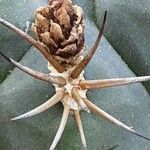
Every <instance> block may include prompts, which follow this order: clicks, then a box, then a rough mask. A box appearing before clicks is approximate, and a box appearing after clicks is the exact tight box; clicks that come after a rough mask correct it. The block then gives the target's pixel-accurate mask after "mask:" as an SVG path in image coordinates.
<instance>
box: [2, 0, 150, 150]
mask: <svg viewBox="0 0 150 150" xmlns="http://www.w3.org/2000/svg"><path fill="white" fill-rule="evenodd" d="M35 17H36V19H35V23H34V24H33V26H32V29H33V31H34V32H35V34H36V36H37V40H34V39H33V38H32V37H30V36H29V35H28V34H27V33H25V32H23V31H21V30H20V29H18V28H17V27H15V26H13V25H12V24H11V23H9V22H7V21H5V20H3V19H2V18H0V23H1V24H3V25H4V26H6V27H8V28H10V29H11V30H12V31H14V32H15V33H17V34H19V35H20V36H21V37H22V38H24V39H25V40H26V41H27V42H29V43H30V44H32V45H33V46H35V47H36V48H37V49H38V50H39V51H40V52H41V53H42V54H43V55H44V56H45V59H46V60H47V61H48V69H49V70H50V74H45V73H42V72H38V71H35V70H32V69H30V68H28V67H26V66H23V65H21V64H20V63H18V62H16V61H15V60H13V59H11V58H9V57H7V56H5V55H4V54H3V53H2V52H0V54H1V55H2V56H3V57H4V58H5V59H7V60H8V61H9V62H10V63H12V64H14V65H15V66H16V67H18V68H19V69H20V70H22V71H24V72H25V73H27V74H29V75H31V76H33V77H35V78H37V79H40V80H43V81H46V82H50V83H52V84H53V85H54V87H55V91H56V94H55V95H54V96H53V97H51V98H50V99H49V100H48V101H46V102H45V103H43V104H42V105H40V106H38V107H36V108H35V109H33V110H31V111H29V112H27V113H25V114H22V115H20V116H18V117H15V118H13V119H11V120H12V121H15V120H18V119H23V118H27V117H31V116H34V115H37V114H39V113H41V112H43V111H45V110H47V109H49V108H51V107H52V106H54V105H55V104H57V103H58V102H62V103H63V106H64V111H63V114H62V118H61V122H60V125H59V128H58V131H57V133H56V136H55V138H54V140H53V142H52V144H51V146H50V150H54V149H55V148H56V146H57V144H58V142H59V140H60V138H61V136H62V133H63V131H64V129H65V125H66V123H67V119H68V116H69V114H73V115H74V118H75V120H76V123H77V126H78V129H79V133H80V136H81V141H82V145H83V148H84V149H87V142H86V138H85V135H84V130H83V125H82V121H81V117H80V111H85V112H87V113H90V112H93V113H96V114H97V115H98V116H100V117H103V118H105V119H106V120H107V121H109V122H111V123H112V124H114V125H117V126H118V127H120V128H122V129H124V130H126V131H128V132H131V133H133V134H135V135H137V136H139V137H141V138H144V139H146V140H150V138H147V137H145V136H143V135H141V134H139V133H138V132H136V131H135V130H134V129H132V128H131V127H128V126H127V125H125V124H124V123H122V122H120V121H119V120H117V119H115V118H114V117H112V116H111V115H110V114H108V113H107V112H105V111H103V110H102V109H101V108H99V107H98V106H96V105H95V104H93V103H92V102H91V101H90V100H88V98H87V96H86V93H87V90H90V89H98V88H107V87H114V86H121V85H126V84H132V83H136V82H143V81H149V80H150V76H142V77H130V78H117V79H103V80H86V79H85V78H84V69H85V67H86V66H87V65H88V63H89V62H90V60H91V59H92V57H93V55H94V53H95V51H96V49H97V47H98V45H99V43H100V40H101V37H102V35H103V32H104V27H105V23H106V17H107V11H106V12H105V15H104V19H103V24H102V27H101V29H100V32H99V34H98V37H97V39H96V41H95V43H94V45H93V47H92V48H91V49H90V50H89V52H88V53H87V54H86V55H85V57H84V56H83V55H82V53H83V50H84V45H85V43H84V25H83V11H82V8H81V7H79V6H77V5H72V2H71V1H69V0H59V1H58V0H52V1H49V4H48V5H47V6H45V7H40V8H38V9H37V10H36V15H35Z"/></svg>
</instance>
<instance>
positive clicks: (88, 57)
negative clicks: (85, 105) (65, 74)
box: [71, 11, 107, 79]
mask: <svg viewBox="0 0 150 150" xmlns="http://www.w3.org/2000/svg"><path fill="white" fill-rule="evenodd" d="M106 17H107V11H105V15H104V19H103V24H102V27H101V30H100V32H99V34H98V37H97V39H96V42H95V44H94V46H93V47H92V48H91V50H90V51H89V52H88V54H87V55H86V56H85V57H84V59H83V60H82V61H81V62H80V63H79V65H78V66H77V67H76V68H75V69H74V70H73V71H72V73H71V78H73V79H76V78H77V77H78V76H79V75H80V73H81V72H82V71H83V70H84V68H85V67H86V66H87V65H88V63H89V62H90V60H91V59H92V57H93V55H94V53H95V52H96V49H97V47H98V45H99V43H100V40H101V37H102V35H103V32H104V27H105V23H106Z"/></svg>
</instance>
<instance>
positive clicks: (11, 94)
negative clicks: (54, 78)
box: [0, 0, 150, 150]
mask: <svg viewBox="0 0 150 150" xmlns="http://www.w3.org/2000/svg"><path fill="white" fill-rule="evenodd" d="M2 2H3V3H4V2H5V1H4V0H3V1H2ZM2 2H1V1H0V3H2ZM23 2H26V1H23ZM76 2H77V3H78V4H80V3H81V2H80V1H79V0H78V1H76ZM3 3H2V4H3ZM32 3H33V2H32ZM41 3H42V1H41ZM97 3H98V2H97ZM81 5H82V6H83V9H84V10H85V12H86V15H85V16H86V20H85V41H86V50H85V53H86V52H87V51H88V50H89V48H90V47H91V46H92V45H93V43H94V41H95V39H96V36H97V34H98V29H97V27H96V26H95V24H94V22H93V20H92V19H91V18H92V16H93V14H94V10H93V8H94V7H93V6H94V3H93V5H92V1H86V0H84V1H82V3H81ZM0 6H1V5H0ZM25 6H26V5H25ZM88 6H89V7H88ZM18 7H19V4H18ZM20 9H21V8H20V7H19V8H18V11H20ZM33 9H34V8H33ZM0 10H1V9H0ZM21 10H22V9H21ZM26 10H27V9H26ZM12 11H13V9H12ZM18 11H17V12H18ZM13 12H14V11H13ZM17 12H16V14H17ZM25 12H26V11H25ZM5 13H6V12H5ZM21 14H22V13H21ZM24 15H25V14H24ZM28 15H30V13H27V12H26V15H25V16H26V17H27V16H28ZM102 15H103V13H102ZM1 17H4V16H3V15H2V14H1ZM9 17H10V20H8V19H7V20H8V21H11V20H12V17H11V16H9ZM18 17H19V15H18ZM20 18H21V15H20ZM27 18H28V17H27ZM101 18H102V17H101ZM5 19H6V18H5ZM108 19H109V18H108ZM25 21H26V19H25ZM108 21H109V20H108ZM19 22H20V20H18V22H16V23H15V25H17V24H19ZM23 22H24V21H23ZM12 23H14V22H12ZM20 28H21V27H20ZM21 29H23V28H21ZM108 29H109V26H108V25H107V27H106V30H108ZM5 32H6V34H9V33H10V32H8V30H7V29H5ZM7 32H8V33H7ZM1 33H3V31H1V29H0V34H1ZM14 39H15V38H14ZM3 40H4V41H5V42H4V43H6V44H7V40H6V39H5V38H3ZM14 41H15V43H14V49H15V46H17V45H18V38H16V40H14ZM4 43H3V44H2V45H4ZM8 45H9V43H8ZM21 45H22V44H21ZM10 47H11V45H10ZM23 47H24V46H23ZM1 49H2V47H1V45H0V50H1ZM8 50H9V49H8ZM20 51H23V53H25V51H24V50H23V49H21V50H20ZM3 52H4V53H5V54H7V55H8V56H11V57H13V58H15V59H16V60H17V59H21V61H20V62H21V64H24V65H26V66H29V67H31V68H32V69H35V70H38V71H42V72H47V73H48V69H47V62H46V60H45V59H44V57H43V56H42V55H41V54H40V53H39V52H38V51H37V50H36V49H34V48H33V47H31V48H27V52H26V53H25V55H23V57H20V58H19V57H17V58H16V53H17V48H16V52H12V53H11V55H10V54H9V53H7V52H5V51H3ZM137 53H138V50H137ZM135 55H136V53H135ZM135 57H136V56H135ZM143 59H144V58H143ZM147 63H149V62H147ZM0 64H2V66H3V67H4V69H5V67H6V65H3V64H4V60H3V59H0ZM133 76H135V74H134V73H133V71H132V70H131V69H130V68H129V67H128V66H127V64H126V62H125V61H123V60H122V58H121V56H120V55H118V53H117V52H116V49H114V48H113V47H112V46H111V45H110V43H109V42H108V41H107V39H106V38H105V37H103V38H102V41H101V43H100V46H99V48H98V49H97V52H96V54H95V55H94V57H93V59H92V61H91V62H90V63H89V65H88V66H87V68H86V70H85V77H86V78H87V79H104V78H117V77H133ZM0 78H1V74H0ZM54 93H55V91H54V87H53V86H52V85H51V84H48V83H45V82H42V81H39V80H37V79H34V78H32V77H30V76H28V75H26V74H24V73H23V72H21V71H20V70H18V69H17V68H14V69H13V71H12V72H11V74H10V75H9V76H8V77H7V78H6V79H5V80H3V83H1V84H0V110H1V113H0V118H1V119H0V149H2V150H16V149H19V150H41V149H42V150H48V149H49V147H50V144H51V143H52V141H53V138H54V136H55V134H56V131H57V129H58V126H59V123H60V119H61V116H62V110H63V106H62V104H61V103H59V104H57V105H55V106H54V107H52V108H51V109H49V110H47V111H46V112H43V113H41V114H39V115H37V116H34V117H31V118H27V119H23V120H19V121H15V122H11V121H10V119H11V118H13V117H15V116H18V115H20V114H22V113H24V112H27V111H29V110H31V109H33V108H35V107H37V106H38V105H40V104H41V103H43V102H45V101H46V100H48V99H49V98H50V97H51V96H53V95H54ZM87 96H88V98H89V99H90V100H91V101H92V102H93V103H95V104H96V105H98V106H99V107H100V108H102V109H103V110H105V111H107V112H108V113H110V114H111V115H113V116H114V117H116V118H117V119H119V120H120V121H122V122H124V123H126V124H127V125H129V126H133V127H134V129H136V130H137V131H138V132H140V133H142V134H144V135H145V136H148V137H150V126H149V124H150V110H149V108H150V97H149V94H148V92H147V90H146V89H145V87H144V86H143V85H142V84H140V83H138V84H133V85H126V86H120V87H114V88H108V89H101V90H90V91H88V95H87ZM81 118H82V122H83V126H84V131H85V136H86V139H87V144H88V150H93V149H94V150H110V149H113V148H114V149H115V150H127V149H129V150H130V149H131V150H141V149H142V150H149V149H150V142H148V141H145V140H143V139H141V138H139V137H136V136H135V135H132V134H130V133H128V132H126V131H124V130H122V129H119V128H118V127H116V126H114V125H112V124H110V123H108V122H107V121H105V120H103V119H101V118H99V117H98V116H96V115H95V114H93V113H91V114H87V113H86V112H82V113H81ZM56 149H58V150H70V149H71V150H81V149H82V145H81V140H80V136H79V133H78V129H77V127H76V124H75V121H74V117H73V116H72V115H70V117H69V119H68V122H67V126H66V128H65V130H64V133H63V135H62V138H61V140H60V142H59V143H58V146H57V148H56Z"/></svg>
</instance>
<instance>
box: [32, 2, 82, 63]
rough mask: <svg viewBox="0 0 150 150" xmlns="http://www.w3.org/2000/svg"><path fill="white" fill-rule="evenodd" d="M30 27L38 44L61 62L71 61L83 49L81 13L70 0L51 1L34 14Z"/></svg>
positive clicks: (79, 8)
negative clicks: (42, 45)
mask: <svg viewBox="0 0 150 150" xmlns="http://www.w3.org/2000/svg"><path fill="white" fill-rule="evenodd" d="M35 17H36V19H35V23H34V24H33V26H32V29H33V31H34V32H35V33H36V35H37V39H38V41H39V42H42V44H44V45H45V46H46V48H47V50H48V52H49V53H50V54H52V55H54V56H58V57H57V59H60V60H61V61H63V60H64V61H66V60H67V61H68V62H69V60H70V61H71V60H72V57H74V56H77V54H78V53H79V52H80V51H81V50H82V49H83V46H84V26H83V11H82V8H81V7H79V6H77V5H72V2H71V1H70V0H52V1H49V4H48V5H47V6H44V7H40V8H38V9H37V10H36V13H35Z"/></svg>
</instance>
